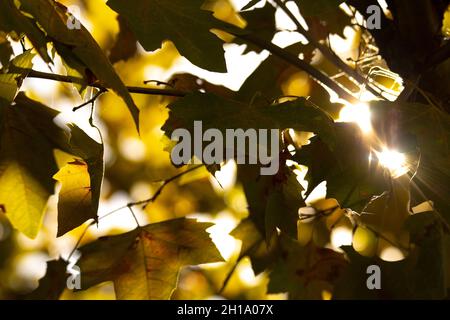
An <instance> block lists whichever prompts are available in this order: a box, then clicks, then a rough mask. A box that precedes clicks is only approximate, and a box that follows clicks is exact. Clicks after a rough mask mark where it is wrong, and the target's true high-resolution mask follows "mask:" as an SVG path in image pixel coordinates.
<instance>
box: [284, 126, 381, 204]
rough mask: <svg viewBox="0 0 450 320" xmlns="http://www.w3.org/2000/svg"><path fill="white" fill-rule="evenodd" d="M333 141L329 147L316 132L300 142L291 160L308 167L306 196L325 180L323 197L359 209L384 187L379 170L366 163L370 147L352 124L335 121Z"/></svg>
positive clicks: (373, 165)
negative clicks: (334, 139) (303, 141)
mask: <svg viewBox="0 0 450 320" xmlns="http://www.w3.org/2000/svg"><path fill="white" fill-rule="evenodd" d="M334 126H335V132H336V144H335V148H334V149H333V148H330V147H329V144H328V143H325V142H324V141H323V140H322V139H321V137H320V135H318V136H315V137H313V138H311V139H310V141H311V143H310V144H308V145H305V146H302V148H301V149H300V150H298V151H297V153H296V154H295V156H294V157H293V160H295V161H297V162H298V163H299V164H303V165H305V166H307V167H308V172H307V175H306V177H305V178H306V180H307V181H308V190H307V191H306V196H308V195H309V194H310V193H311V192H312V191H313V190H314V188H315V187H316V186H317V185H318V184H319V183H321V182H322V181H326V182H327V198H335V199H337V200H338V202H339V203H340V204H341V205H342V206H344V207H351V208H352V209H353V210H356V211H359V210H361V209H362V208H363V207H364V206H365V204H366V203H367V202H368V201H369V200H370V198H371V197H372V196H374V195H379V194H381V193H382V192H384V191H385V190H387V189H388V184H387V181H386V180H385V178H384V174H383V170H382V169H381V168H379V167H378V166H377V165H376V163H375V162H374V161H372V163H370V161H369V154H370V149H369V146H368V145H367V143H366V142H365V140H364V138H363V136H362V133H361V130H360V129H359V128H358V127H357V126H356V125H354V124H350V123H335V125H334Z"/></svg>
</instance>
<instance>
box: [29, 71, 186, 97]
mask: <svg viewBox="0 0 450 320" xmlns="http://www.w3.org/2000/svg"><path fill="white" fill-rule="evenodd" d="M27 77H29V78H39V79H47V80H53V81H59V82H66V83H78V84H86V85H89V84H87V83H86V82H85V81H84V80H83V79H81V78H77V77H72V76H64V75H60V74H53V73H46V72H40V71H36V70H31V71H30V72H29V73H28V76H27ZM89 86H91V87H94V88H98V89H100V90H104V91H107V90H108V89H107V88H106V87H104V86H102V85H100V84H96V83H94V84H91V85H89ZM127 89H128V91H129V92H130V93H138V94H151V95H161V96H169V97H184V96H185V95H186V94H187V93H188V92H184V91H180V90H176V89H159V88H143V87H131V86H128V87H127Z"/></svg>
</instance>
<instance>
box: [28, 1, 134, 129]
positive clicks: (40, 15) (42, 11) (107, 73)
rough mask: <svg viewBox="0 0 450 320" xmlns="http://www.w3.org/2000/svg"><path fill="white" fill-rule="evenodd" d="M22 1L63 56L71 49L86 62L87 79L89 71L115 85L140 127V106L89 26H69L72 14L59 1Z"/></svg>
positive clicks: (74, 56)
mask: <svg viewBox="0 0 450 320" xmlns="http://www.w3.org/2000/svg"><path fill="white" fill-rule="evenodd" d="M21 3H22V6H21V9H23V10H25V11H26V12H28V13H30V14H31V15H32V16H33V17H34V18H35V19H36V21H37V22H39V24H40V25H41V27H42V28H43V29H44V30H45V32H46V33H47V35H48V36H49V37H51V38H52V41H53V42H54V44H55V47H56V50H57V51H58V52H60V53H61V55H62V57H63V59H64V58H65V56H66V54H67V53H68V52H70V53H71V54H72V55H73V56H72V57H70V58H69V59H75V60H76V59H77V60H79V61H80V62H82V63H83V64H84V65H85V66H86V68H87V69H86V70H85V72H83V74H84V76H85V77H86V78H87V79H88V81H89V80H91V81H90V82H92V79H90V78H91V77H90V74H93V75H94V76H95V77H96V78H97V79H98V80H99V81H100V82H101V83H102V84H103V85H104V86H106V87H107V88H110V89H112V90H113V91H114V92H115V93H117V94H118V95H119V96H120V97H121V98H122V99H123V100H124V102H125V103H126V105H127V107H128V110H129V111H130V113H131V115H132V117H133V120H134V122H135V124H136V127H137V128H138V129H139V109H138V108H137V107H136V105H135V104H134V102H133V99H132V98H131V96H130V94H129V92H128V90H127V88H126V87H125V85H124V84H123V82H122V80H121V79H120V78H119V76H118V75H117V73H116V71H115V70H114V68H113V66H112V65H111V63H110V62H109V60H108V58H107V57H106V55H105V54H104V53H103V51H102V49H101V48H100V47H99V45H98V44H97V42H96V41H95V40H94V38H92V36H91V35H90V33H89V32H88V31H87V30H86V28H84V26H82V25H81V24H80V29H76V28H74V29H70V28H68V27H67V21H69V18H70V17H69V15H68V14H67V8H66V7H64V6H63V5H61V4H59V3H57V2H53V1H50V0H36V1H22V2H21ZM128 5H129V4H128ZM62 48H63V49H62ZM66 62H67V61H66Z"/></svg>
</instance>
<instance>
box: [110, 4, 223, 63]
mask: <svg viewBox="0 0 450 320" xmlns="http://www.w3.org/2000/svg"><path fill="white" fill-rule="evenodd" d="M202 3H203V0H189V1H185V0H171V1H166V0H130V1H121V0H109V1H108V2H107V4H108V6H110V7H111V8H112V9H113V10H114V11H116V12H118V13H119V14H120V15H122V16H123V17H124V18H126V19H127V22H128V24H129V26H130V27H131V29H132V30H133V31H134V33H135V34H136V36H137V38H138V40H139V42H140V43H141V44H142V46H143V47H144V48H145V49H146V50H147V51H154V50H156V49H159V48H160V47H161V43H162V42H163V41H164V40H171V41H172V42H173V43H174V44H175V46H176V47H177V49H178V51H179V52H180V53H181V55H183V56H184V57H186V58H187V59H188V60H189V61H191V62H192V63H193V64H195V65H197V66H199V67H201V68H204V69H207V70H210V71H216V72H225V71H226V65H225V59H224V51H223V48H222V41H221V40H220V39H219V38H217V37H216V36H215V35H214V34H213V33H211V32H210V30H211V29H213V28H217V27H218V26H220V25H221V22H220V21H219V20H216V19H215V18H214V17H213V15H212V13H211V12H208V11H205V10H201V9H200V7H201V5H202Z"/></svg>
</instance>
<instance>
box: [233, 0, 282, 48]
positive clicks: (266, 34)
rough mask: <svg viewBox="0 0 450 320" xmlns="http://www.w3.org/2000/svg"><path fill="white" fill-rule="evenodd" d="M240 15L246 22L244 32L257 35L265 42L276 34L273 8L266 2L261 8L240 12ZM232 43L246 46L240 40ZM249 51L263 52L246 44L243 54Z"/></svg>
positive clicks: (269, 40) (237, 39)
mask: <svg viewBox="0 0 450 320" xmlns="http://www.w3.org/2000/svg"><path fill="white" fill-rule="evenodd" d="M240 15H241V17H242V18H244V20H245V21H246V22H247V25H246V26H245V30H246V31H248V32H251V33H255V34H257V35H258V37H259V38H261V39H263V40H265V41H268V42H271V41H272V38H273V36H274V35H275V33H276V32H277V30H276V25H275V7H274V6H272V5H271V4H270V3H268V2H267V3H266V5H265V6H264V7H262V8H257V9H254V10H251V11H243V12H240ZM234 42H235V43H237V44H247V42H245V41H242V40H241V39H240V38H236V39H235V41H234ZM250 51H255V52H258V53H259V52H261V51H263V49H261V48H260V47H258V46H255V45H252V44H247V48H246V49H245V51H244V54H245V53H247V52H250Z"/></svg>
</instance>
